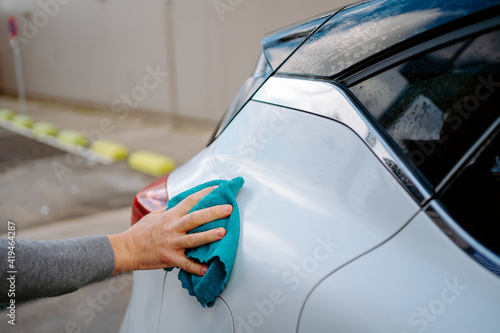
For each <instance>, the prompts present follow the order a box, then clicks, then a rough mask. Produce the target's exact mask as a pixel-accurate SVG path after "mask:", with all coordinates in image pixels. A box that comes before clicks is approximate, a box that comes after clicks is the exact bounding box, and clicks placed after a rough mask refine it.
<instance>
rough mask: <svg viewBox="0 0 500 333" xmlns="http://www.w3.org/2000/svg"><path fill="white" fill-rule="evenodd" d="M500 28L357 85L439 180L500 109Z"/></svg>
mask: <svg viewBox="0 0 500 333" xmlns="http://www.w3.org/2000/svg"><path fill="white" fill-rule="evenodd" d="M499 64H500V32H499V31H495V32H490V33H487V34H484V35H482V36H479V37H476V38H471V39H469V40H465V41H463V42H460V43H456V44H454V45H451V46H447V47H444V48H442V49H439V50H437V51H433V52H431V53H427V54H424V55H421V56H418V57H416V58H414V59H412V60H410V61H407V62H406V63H403V64H401V65H399V66H396V67H393V68H391V69H389V70H387V71H385V72H383V73H381V74H379V75H376V76H374V77H372V78H370V79H368V80H366V81H363V82H361V83H359V84H357V85H355V86H353V87H351V88H350V89H351V91H352V92H353V93H354V95H356V97H357V98H358V99H359V100H360V101H361V103H363V105H364V106H365V107H366V109H367V110H368V111H369V112H370V113H371V114H372V115H373V117H374V118H375V119H376V120H377V121H378V123H379V124H380V125H381V126H382V127H383V128H384V129H385V131H386V132H387V134H389V135H390V136H391V138H392V139H393V140H394V142H395V143H396V144H397V145H398V146H399V147H400V148H401V150H402V151H403V152H404V153H405V154H406V156H408V157H409V159H410V160H411V162H412V163H413V164H414V165H415V166H416V167H417V168H419V169H420V171H421V172H422V173H423V174H424V175H425V176H426V178H427V179H428V180H429V181H430V183H431V185H434V186H436V185H438V184H439V182H440V181H441V180H442V179H443V178H444V177H445V176H446V174H447V173H448V172H449V171H450V170H451V169H452V168H453V166H454V165H455V164H456V163H457V161H458V160H459V159H460V158H461V157H462V156H463V155H464V153H465V152H466V151H467V150H468V149H469V148H470V147H471V146H472V145H473V144H474V143H475V142H476V141H477V139H478V138H479V137H480V136H481V135H482V134H483V133H484V131H485V130H486V129H487V128H488V127H489V126H490V125H491V124H492V123H493V121H495V120H496V118H497V117H498V116H499V115H500V107H499V106H500V66H499Z"/></svg>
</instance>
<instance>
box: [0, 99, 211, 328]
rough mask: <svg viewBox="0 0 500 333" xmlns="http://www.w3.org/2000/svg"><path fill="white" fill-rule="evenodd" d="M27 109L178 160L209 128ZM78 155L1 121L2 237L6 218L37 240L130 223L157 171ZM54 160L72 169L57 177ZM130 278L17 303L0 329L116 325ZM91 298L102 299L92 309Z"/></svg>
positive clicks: (36, 106)
mask: <svg viewBox="0 0 500 333" xmlns="http://www.w3.org/2000/svg"><path fill="white" fill-rule="evenodd" d="M0 108H10V109H13V110H16V108H17V101H16V100H15V99H13V98H11V97H6V96H0ZM28 114H29V115H31V116H32V117H34V118H35V121H42V120H43V121H50V122H53V123H55V124H56V125H57V126H58V127H59V128H60V129H65V128H71V129H76V130H80V131H87V133H90V136H92V135H94V137H95V138H101V137H102V138H104V139H107V140H112V141H116V142H119V143H122V144H125V145H127V146H128V147H129V150H130V151H135V150H139V149H146V150H150V151H154V152H158V153H161V154H165V155H168V156H171V157H173V158H174V159H176V161H177V163H178V165H180V164H183V163H184V162H186V161H187V160H188V159H189V158H191V157H192V156H194V155H195V154H196V153H198V152H199V151H200V150H201V149H203V148H204V146H205V144H206V142H207V140H208V138H209V136H210V133H211V129H202V128H195V127H186V126H182V127H181V126H173V125H169V124H166V123H162V122H158V121H151V120H147V119H141V118H137V117H132V116H127V117H125V118H123V119H121V118H119V117H118V115H116V114H112V113H111V112H106V111H98V110H87V109H85V110H84V109H81V108H76V107H71V106H68V105H62V104H55V103H49V102H40V101H28ZM102 119H110V120H111V121H112V123H113V125H114V127H113V131H107V132H106V133H104V131H102V129H101V128H100V127H99V124H100V122H101V121H102ZM91 140H92V138H91ZM76 160H77V159H75V156H74V155H71V154H68V153H66V152H62V151H58V150H57V149H54V148H51V147H48V146H45V145H44V144H41V143H38V142H36V141H34V140H32V139H27V138H24V137H21V136H19V135H18V134H15V133H12V132H9V131H7V130H5V129H0V216H2V219H3V222H1V223H0V234H1V237H5V236H6V235H5V233H6V231H7V230H6V226H7V223H6V222H7V221H8V220H14V221H15V222H16V226H17V230H16V232H17V233H16V236H17V238H18V239H35V240H42V239H60V238H72V237H84V236H91V235H99V234H112V233H118V232H120V231H123V230H125V229H126V228H127V227H128V226H129V224H130V208H131V207H130V206H131V203H132V200H133V198H134V196H135V194H136V193H137V192H138V191H139V190H140V189H142V188H143V187H145V186H146V185H148V184H149V183H151V182H152V181H153V180H154V179H155V178H154V177H151V176H147V175H144V174H141V173H139V172H137V171H134V170H131V169H130V168H129V167H128V165H127V163H126V162H118V163H114V164H111V165H103V164H99V163H96V162H89V161H87V160H82V161H80V162H79V163H76V162H74V161H76ZM72 162H73V164H71V163H72ZM58 164H60V165H65V166H67V167H69V168H70V172H65V173H64V174H63V177H59V176H60V175H59V176H58V174H57V172H56V171H55V169H54V165H58ZM65 170H66V169H65ZM61 178H62V179H61ZM110 284H112V285H113V286H114V287H116V286H120V287H121V288H120V291H119V292H114V293H111V292H110V290H114V291H116V288H110V287H109V286H110ZM131 286H132V274H129V273H128V274H123V275H119V276H113V277H111V278H110V279H107V280H105V281H103V282H100V283H96V284H92V285H89V286H86V287H84V288H82V289H80V290H78V291H76V292H74V293H71V294H68V295H64V296H59V297H55V298H46V299H40V300H36V301H31V302H27V303H24V304H21V305H19V306H18V308H17V317H16V326H15V327H14V326H11V325H9V324H8V323H7V319H8V317H7V316H6V315H5V311H0V318H2V319H0V332H42V333H43V332H51V333H53V332H93V333H98V332H99V333H101V332H117V331H118V329H119V326H120V323H121V320H122V318H123V315H124V313H125V310H126V307H127V304H128V300H129V298H130V292H131ZM109 296H111V297H109ZM89 299H90V301H92V299H100V300H101V301H102V302H101V303H99V304H98V307H96V308H94V309H93V308H92V307H91V306H90V305H89V304H90V303H89V302H90V301H89Z"/></svg>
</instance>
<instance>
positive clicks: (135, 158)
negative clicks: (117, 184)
mask: <svg viewBox="0 0 500 333" xmlns="http://www.w3.org/2000/svg"><path fill="white" fill-rule="evenodd" d="M128 165H129V166H130V167H131V168H132V169H134V170H137V171H140V172H143V173H145V174H148V175H150V176H154V177H160V176H163V175H165V174H167V173H169V172H172V171H173V170H174V169H175V161H174V159H173V158H171V157H167V156H163V155H160V154H157V153H153V152H150V151H146V150H139V151H136V152H134V153H132V154H130V157H129V159H128Z"/></svg>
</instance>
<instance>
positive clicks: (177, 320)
mask: <svg viewBox="0 0 500 333" xmlns="http://www.w3.org/2000/svg"><path fill="white" fill-rule="evenodd" d="M178 273H179V269H178V268H176V269H174V270H172V271H171V272H168V273H167V277H166V278H165V287H164V288H163V297H162V299H163V304H162V306H161V314H160V323H159V325H158V327H159V328H160V329H159V332H165V331H167V332H182V333H199V332H220V333H231V332H234V330H233V321H232V318H231V313H230V312H229V309H228V308H227V306H226V304H225V303H224V302H223V301H221V300H220V299H218V300H217V302H216V303H215V305H214V306H213V307H210V308H203V307H202V306H201V305H200V303H198V301H197V300H196V298H195V297H192V296H189V294H188V292H187V290H186V289H183V288H182V286H181V282H180V281H179V279H178V278H177V276H178Z"/></svg>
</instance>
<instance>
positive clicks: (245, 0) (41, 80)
mask: <svg viewBox="0 0 500 333" xmlns="http://www.w3.org/2000/svg"><path fill="white" fill-rule="evenodd" d="M350 2H352V1H351V0H333V1H332V0H311V1H307V2H306V1H304V0H302V1H300V0H273V1H270V0H252V1H250V0H142V1H133V0H90V1H76V0H0V36H2V37H0V89H2V90H3V91H5V92H15V91H16V81H15V73H14V66H13V56H12V49H11V48H10V46H9V43H8V40H7V38H6V37H3V36H6V35H7V18H8V16H9V15H12V14H14V15H16V17H17V18H18V21H19V27H20V35H21V52H22V62H23V70H24V81H25V86H26V90H27V93H28V96H30V95H31V96H37V97H44V98H50V99H53V100H60V101H66V102H68V101H69V102H71V103H76V104H82V105H87V106H93V107H99V108H103V109H109V110H112V111H115V112H122V113H123V112H128V111H136V112H155V113H157V114H161V115H165V116H166V117H165V118H167V115H177V116H181V117H184V118H188V119H189V118H191V119H193V118H194V119H197V120H201V121H208V122H215V121H216V120H218V119H219V117H220V116H221V115H222V113H223V112H224V110H225V109H226V107H227V106H228V105H229V103H230V101H231V99H232V97H233V96H234V94H235V93H236V92H237V91H238V89H239V87H240V85H241V84H242V83H243V81H244V80H245V79H246V78H247V77H248V76H249V74H250V73H251V71H252V69H253V67H254V65H255V62H256V60H257V57H258V54H259V52H260V39H261V37H262V36H263V35H264V34H265V33H267V32H269V31H272V30H274V29H277V28H280V27H282V26H285V25H288V24H291V23H294V22H296V21H299V20H302V19H304V18H307V17H310V16H313V15H316V14H319V13H322V12H325V11H329V10H331V9H334V8H336V7H339V6H343V5H345V4H347V3H350ZM167 73H168V75H167Z"/></svg>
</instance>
